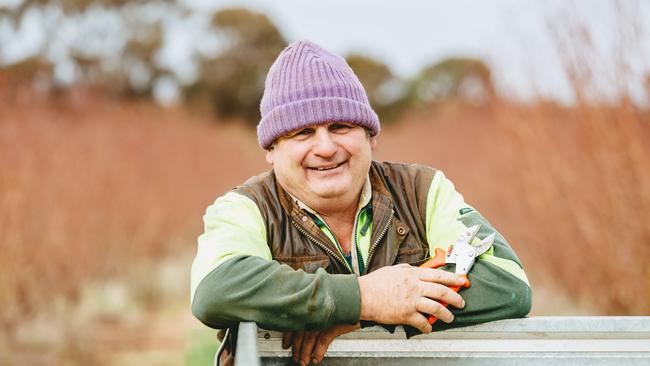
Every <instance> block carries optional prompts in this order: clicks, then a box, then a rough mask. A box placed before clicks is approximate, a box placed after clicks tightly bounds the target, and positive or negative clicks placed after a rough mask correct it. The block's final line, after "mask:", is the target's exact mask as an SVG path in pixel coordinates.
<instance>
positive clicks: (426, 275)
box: [417, 268, 466, 286]
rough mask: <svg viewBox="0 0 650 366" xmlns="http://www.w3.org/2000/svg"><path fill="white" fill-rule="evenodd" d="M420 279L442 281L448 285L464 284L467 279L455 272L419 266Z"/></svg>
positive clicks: (441, 282)
mask: <svg viewBox="0 0 650 366" xmlns="http://www.w3.org/2000/svg"><path fill="white" fill-rule="evenodd" d="M417 271H418V276H419V278H420V280H422V281H427V282H435V283H440V284H443V285H447V286H462V285H464V284H465V282H466V279H465V278H464V277H461V276H459V275H457V274H455V273H451V272H447V271H443V270H441V269H436V268H417Z"/></svg>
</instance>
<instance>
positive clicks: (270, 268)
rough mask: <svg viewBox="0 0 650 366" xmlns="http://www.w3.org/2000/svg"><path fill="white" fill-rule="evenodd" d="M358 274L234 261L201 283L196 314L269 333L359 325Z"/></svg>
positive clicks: (260, 261) (222, 324) (194, 306)
mask: <svg viewBox="0 0 650 366" xmlns="http://www.w3.org/2000/svg"><path fill="white" fill-rule="evenodd" d="M360 302H361V300H360V295H359V285H358V282H357V279H356V276H355V275H333V274H328V273H326V272H325V270H323V269H319V270H318V271H317V272H316V273H313V274H310V273H305V272H304V271H301V270H299V271H295V270H293V269H292V268H291V267H289V266H286V265H281V264H280V263H278V262H275V261H270V260H266V259H263V258H258V257H254V256H239V257H235V258H232V259H230V260H228V261H226V262H224V263H222V264H220V265H219V266H218V267H217V268H216V269H214V270H213V271H212V272H210V273H209V274H208V275H207V276H205V278H203V279H202V280H201V283H200V284H199V286H198V288H197V290H196V293H195V295H194V299H193V301H192V312H193V313H194V315H195V316H196V317H197V318H198V319H199V320H200V321H201V322H203V323H204V324H206V325H208V326H210V327H213V328H225V327H228V326H232V325H234V324H236V323H237V322H240V321H254V322H256V323H257V324H258V325H259V326H261V327H263V328H266V329H273V330H282V331H289V330H291V331H299V330H313V329H327V328H329V327H331V326H333V325H337V324H355V323H357V322H358V321H359V312H360Z"/></svg>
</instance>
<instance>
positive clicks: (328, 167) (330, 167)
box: [316, 164, 341, 171]
mask: <svg viewBox="0 0 650 366" xmlns="http://www.w3.org/2000/svg"><path fill="white" fill-rule="evenodd" d="M339 165H341V164H336V165H332V166H326V167H323V168H316V170H318V171H322V170H330V169H334V168H336V167H338V166H339Z"/></svg>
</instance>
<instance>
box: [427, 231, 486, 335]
mask: <svg viewBox="0 0 650 366" xmlns="http://www.w3.org/2000/svg"><path fill="white" fill-rule="evenodd" d="M480 228H481V225H474V226H472V227H469V228H467V229H466V230H464V231H463V232H462V233H461V234H460V235H459V236H458V238H457V239H456V243H455V244H453V245H450V246H449V249H447V251H444V250H443V249H440V248H436V249H435V253H434V256H433V257H431V259H429V260H428V261H426V262H425V263H424V264H422V265H420V267H423V268H438V267H440V266H444V265H445V264H450V263H454V264H455V265H456V274H459V275H462V276H463V277H465V284H464V285H463V286H462V287H469V285H470V283H469V279H468V278H467V274H468V273H469V270H470V269H471V268H472V266H473V265H474V261H476V257H478V256H480V255H481V254H483V253H485V252H486V251H487V250H488V249H490V247H491V246H492V244H493V243H494V238H495V236H496V234H495V233H492V234H490V235H488V236H487V237H486V238H485V239H483V240H481V241H480V242H478V243H476V244H472V241H473V240H474V237H475V236H476V233H477V232H478V230H479V229H480ZM449 288H450V289H451V290H453V291H456V292H458V290H460V287H459V286H450V287H449ZM440 304H441V305H442V306H444V307H447V303H445V302H442V301H440ZM436 320H437V318H436V317H435V316H433V315H429V324H433V323H434V322H435V321H436Z"/></svg>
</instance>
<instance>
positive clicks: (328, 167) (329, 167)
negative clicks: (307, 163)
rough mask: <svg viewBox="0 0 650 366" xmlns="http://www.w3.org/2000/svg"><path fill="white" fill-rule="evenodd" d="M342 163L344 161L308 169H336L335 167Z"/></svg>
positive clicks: (320, 170)
mask: <svg viewBox="0 0 650 366" xmlns="http://www.w3.org/2000/svg"><path fill="white" fill-rule="evenodd" d="M344 163H345V161H344V162H341V163H338V164H331V165H323V166H318V167H309V168H308V169H310V170H316V171H319V172H322V171H325V170H332V169H336V168H338V167H340V166H341V165H343V164H344Z"/></svg>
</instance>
